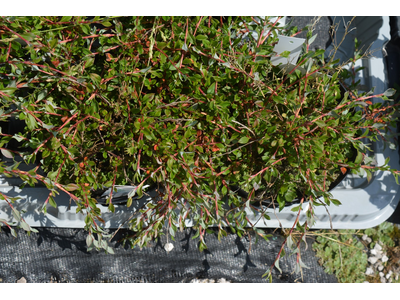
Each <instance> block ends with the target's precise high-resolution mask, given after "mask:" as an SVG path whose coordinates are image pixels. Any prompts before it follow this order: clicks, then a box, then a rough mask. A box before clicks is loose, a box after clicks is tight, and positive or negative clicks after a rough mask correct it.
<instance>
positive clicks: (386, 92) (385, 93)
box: [383, 88, 396, 97]
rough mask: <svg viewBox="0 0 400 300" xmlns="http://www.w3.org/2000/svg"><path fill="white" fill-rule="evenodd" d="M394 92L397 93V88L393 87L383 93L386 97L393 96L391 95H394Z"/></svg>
mask: <svg viewBox="0 0 400 300" xmlns="http://www.w3.org/2000/svg"><path fill="white" fill-rule="evenodd" d="M394 94H396V90H395V89H392V88H390V89H387V90H386V91H385V92H384V93H383V95H384V96H386V97H391V96H393V95H394Z"/></svg>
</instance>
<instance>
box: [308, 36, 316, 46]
mask: <svg viewBox="0 0 400 300" xmlns="http://www.w3.org/2000/svg"><path fill="white" fill-rule="evenodd" d="M317 35H318V34H315V35H313V36H312V37H311V38H310V39H309V40H308V44H309V45H311V44H312V43H313V42H314V41H315V38H316V37H317Z"/></svg>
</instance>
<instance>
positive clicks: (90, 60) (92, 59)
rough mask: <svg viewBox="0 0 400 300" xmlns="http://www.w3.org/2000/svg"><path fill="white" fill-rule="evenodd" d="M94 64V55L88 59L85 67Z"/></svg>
mask: <svg viewBox="0 0 400 300" xmlns="http://www.w3.org/2000/svg"><path fill="white" fill-rule="evenodd" d="M93 64H94V57H89V58H88V59H87V60H86V63H85V68H90V67H91V66H93Z"/></svg>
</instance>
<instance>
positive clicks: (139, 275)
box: [0, 228, 337, 283]
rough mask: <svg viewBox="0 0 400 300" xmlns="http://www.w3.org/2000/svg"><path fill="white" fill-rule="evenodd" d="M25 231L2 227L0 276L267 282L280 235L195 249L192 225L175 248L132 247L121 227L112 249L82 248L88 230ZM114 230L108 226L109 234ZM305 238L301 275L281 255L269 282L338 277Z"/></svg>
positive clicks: (211, 241) (212, 242) (158, 244)
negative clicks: (125, 242)
mask: <svg viewBox="0 0 400 300" xmlns="http://www.w3.org/2000/svg"><path fill="white" fill-rule="evenodd" d="M38 230H39V232H38V233H32V234H31V236H28V235H27V234H26V233H25V232H23V231H22V230H18V237H17V238H14V237H13V236H11V234H10V232H8V231H7V230H5V229H3V231H4V232H2V233H1V234H0V280H1V282H9V283H11V282H16V281H17V280H18V279H20V278H21V277H24V278H25V279H26V280H27V282H51V281H53V282H54V281H55V282H190V281H191V280H192V279H194V278H209V279H216V280H217V279H220V278H225V279H226V280H229V281H231V282H266V281H265V280H264V279H263V278H262V275H263V274H264V272H265V270H266V268H267V266H269V265H271V263H272V262H273V260H274V259H275V257H276V255H277V253H278V251H279V248H280V245H281V243H282V241H283V237H282V236H281V235H280V234H279V233H272V231H271V233H272V234H273V236H272V238H270V241H269V242H266V241H265V240H263V239H259V241H258V243H257V244H255V243H254V241H255V237H254V236H253V237H252V243H251V251H250V253H248V252H249V245H250V243H249V240H248V238H244V237H243V238H241V239H240V238H239V237H237V236H236V235H234V234H229V235H228V236H227V237H225V238H223V239H222V242H219V241H218V238H217V236H216V235H209V236H208V237H207V240H206V241H207V246H208V250H206V251H204V252H199V250H198V249H197V243H198V239H192V237H193V235H194V231H193V230H187V231H184V232H181V233H178V234H177V236H176V238H175V241H171V240H169V242H171V243H172V244H173V245H174V249H173V250H172V251H171V252H169V253H167V252H166V251H165V250H164V247H163V246H164V244H165V243H166V242H167V239H166V237H165V236H164V237H161V238H160V239H158V240H157V241H155V242H154V243H151V244H150V246H149V247H147V248H143V249H142V250H140V249H139V248H137V249H136V248H135V249H131V248H129V247H128V246H127V245H126V246H125V247H124V246H123V245H122V244H121V243H119V242H118V241H117V239H120V237H121V235H122V234H126V231H122V230H120V231H119V232H118V233H117V235H116V236H115V237H114V239H113V240H112V242H111V245H112V247H113V248H114V251H115V254H114V255H111V254H105V253H102V252H96V251H92V252H87V251H86V242H85V239H86V236H87V233H86V232H85V231H84V230H81V229H63V228H38ZM114 231H115V230H112V231H110V232H111V233H112V232H114ZM311 244H312V240H311V239H309V240H308V249H307V250H305V249H304V248H303V250H302V260H303V262H304V263H305V264H306V265H307V266H308V267H310V269H303V280H302V279H301V276H300V275H296V274H294V273H293V274H292V271H293V269H294V265H295V264H294V261H295V257H294V256H292V257H287V258H283V259H281V261H280V267H281V269H282V271H283V274H280V273H279V272H278V271H277V270H276V269H274V271H273V282H277V283H278V282H337V280H336V277H334V276H333V275H328V274H325V273H324V271H323V268H322V267H321V266H319V264H318V262H317V258H316V257H315V253H314V252H313V251H312V249H311Z"/></svg>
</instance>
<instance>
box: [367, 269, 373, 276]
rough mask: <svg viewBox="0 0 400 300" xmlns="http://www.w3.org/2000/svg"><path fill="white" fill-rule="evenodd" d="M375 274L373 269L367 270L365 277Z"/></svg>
mask: <svg viewBox="0 0 400 300" xmlns="http://www.w3.org/2000/svg"><path fill="white" fill-rule="evenodd" d="M373 274H374V270H373V269H372V268H367V270H366V271H365V275H373Z"/></svg>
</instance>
